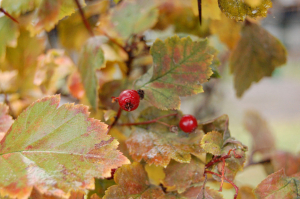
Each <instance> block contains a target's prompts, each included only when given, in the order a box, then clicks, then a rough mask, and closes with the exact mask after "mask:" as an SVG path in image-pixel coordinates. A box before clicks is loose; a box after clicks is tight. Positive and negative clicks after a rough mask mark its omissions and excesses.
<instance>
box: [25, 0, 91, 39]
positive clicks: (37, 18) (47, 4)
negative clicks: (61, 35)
mask: <svg viewBox="0 0 300 199" xmlns="http://www.w3.org/2000/svg"><path fill="white" fill-rule="evenodd" d="M79 3H80V5H81V6H82V7H83V6H85V2H84V0H79ZM75 9H77V6H76V4H75V2H74V0H41V3H40V4H39V6H38V8H37V9H36V10H35V11H34V15H33V19H32V23H30V25H29V26H28V27H27V29H28V30H29V31H30V33H31V35H36V34H38V33H40V32H41V31H42V30H46V31H50V30H51V29H53V28H54V26H55V25H56V24H57V23H58V21H59V20H61V19H62V18H64V17H66V16H69V15H71V14H72V13H74V12H75Z"/></svg>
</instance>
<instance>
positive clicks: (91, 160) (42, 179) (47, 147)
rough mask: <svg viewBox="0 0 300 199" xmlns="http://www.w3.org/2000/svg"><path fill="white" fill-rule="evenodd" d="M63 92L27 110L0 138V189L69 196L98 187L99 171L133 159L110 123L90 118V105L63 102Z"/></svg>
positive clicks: (102, 173) (102, 172) (4, 192)
mask: <svg viewBox="0 0 300 199" xmlns="http://www.w3.org/2000/svg"><path fill="white" fill-rule="evenodd" d="M59 102H60V97H59V96H58V95H56V96H51V97H46V98H43V99H40V100H38V101H36V102H35V103H33V104H32V105H30V106H29V107H28V108H27V109H26V110H25V111H24V112H22V113H21V114H20V115H19V117H18V119H17V120H16V121H15V122H14V124H13V125H12V127H11V128H10V130H9V131H8V132H7V134H6V135H5V137H4V138H3V139H2V141H1V142H0V187H1V188H0V193H1V195H2V196H4V195H9V196H10V197H13V198H14V197H18V198H26V197H28V196H29V195H30V192H31V190H32V187H33V186H34V187H35V188H36V189H37V190H38V191H39V192H41V193H47V194H48V195H56V196H60V197H66V196H68V195H69V194H70V191H71V190H78V191H80V190H81V191H84V190H86V189H92V188H93V187H94V177H97V178H106V177H110V176H111V173H110V172H111V169H113V168H117V167H119V166H121V165H122V164H126V163H129V160H128V159H127V158H126V157H124V156H123V155H122V154H121V153H120V152H119V151H117V150H116V148H117V147H118V142H117V141H116V140H114V139H113V138H112V137H111V136H109V135H107V125H105V124H104V123H101V122H100V121H98V120H95V119H91V118H88V107H85V106H82V105H74V104H64V105H62V106H61V107H59V108H58V106H59Z"/></svg>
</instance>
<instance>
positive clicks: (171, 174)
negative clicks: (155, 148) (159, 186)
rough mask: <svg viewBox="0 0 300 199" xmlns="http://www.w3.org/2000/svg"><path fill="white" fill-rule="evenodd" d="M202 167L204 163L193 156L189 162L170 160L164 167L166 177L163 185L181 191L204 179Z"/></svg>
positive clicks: (203, 167)
mask: <svg viewBox="0 0 300 199" xmlns="http://www.w3.org/2000/svg"><path fill="white" fill-rule="evenodd" d="M204 169H205V164H204V163H203V162H202V161H201V160H199V159H198V158H196V157H194V156H193V157H192V159H191V161H190V163H179V162H175V161H171V162H170V164H169V165H168V166H167V168H165V169H164V172H165V174H166V177H165V179H164V180H163V185H164V186H165V187H172V190H173V189H176V190H177V192H178V193H182V192H184V191H185V190H186V189H187V188H189V187H190V186H191V185H193V184H196V183H200V182H203V181H204V176H203V174H204ZM178 174H181V175H178Z"/></svg>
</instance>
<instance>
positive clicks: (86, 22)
mask: <svg viewBox="0 0 300 199" xmlns="http://www.w3.org/2000/svg"><path fill="white" fill-rule="evenodd" d="M74 1H75V3H76V5H77V7H78V10H79V13H80V16H81V18H82V21H83V24H84V26H85V27H86V29H87V30H88V32H89V33H90V35H91V36H92V37H94V36H95V35H94V33H93V30H92V28H91V26H90V24H89V22H88V21H87V19H86V17H85V16H84V12H83V9H82V7H81V5H80V3H79V1H78V0H74Z"/></svg>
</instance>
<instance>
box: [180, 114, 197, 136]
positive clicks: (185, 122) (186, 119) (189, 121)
mask: <svg viewBox="0 0 300 199" xmlns="http://www.w3.org/2000/svg"><path fill="white" fill-rule="evenodd" d="M197 126H198V124H197V120H196V118H195V117H194V116H192V115H184V116H183V117H182V118H181V120H180V122H179V127H180V129H181V130H182V131H184V132H186V133H191V132H192V131H194V130H195V129H196V128H197Z"/></svg>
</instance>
